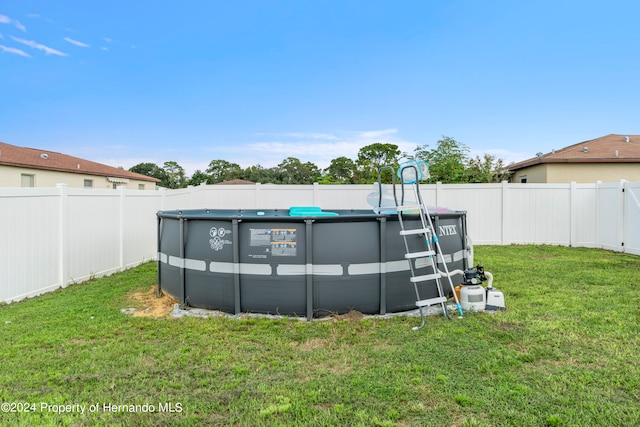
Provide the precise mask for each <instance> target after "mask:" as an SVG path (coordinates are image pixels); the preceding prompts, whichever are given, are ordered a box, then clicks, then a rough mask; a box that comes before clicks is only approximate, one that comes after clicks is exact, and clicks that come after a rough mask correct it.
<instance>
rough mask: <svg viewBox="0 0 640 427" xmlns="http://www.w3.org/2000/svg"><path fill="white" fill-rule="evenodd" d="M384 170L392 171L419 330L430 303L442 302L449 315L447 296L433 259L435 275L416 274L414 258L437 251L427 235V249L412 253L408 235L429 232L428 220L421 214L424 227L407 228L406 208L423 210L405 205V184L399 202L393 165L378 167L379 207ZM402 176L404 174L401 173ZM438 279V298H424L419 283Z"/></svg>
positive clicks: (394, 195) (394, 193)
mask: <svg viewBox="0 0 640 427" xmlns="http://www.w3.org/2000/svg"><path fill="white" fill-rule="evenodd" d="M384 170H389V171H390V172H391V182H392V190H393V200H394V203H395V205H396V212H397V215H398V222H399V224H400V235H401V236H402V240H403V242H404V248H405V259H406V260H407V261H408V263H409V271H410V273H411V278H410V279H409V280H410V281H411V283H412V284H413V289H414V291H415V294H416V306H417V307H418V309H419V311H420V319H421V324H420V326H414V327H413V328H412V329H413V330H418V329H421V328H422V327H424V324H425V319H424V311H423V309H424V307H426V306H429V305H433V304H438V303H439V304H441V306H442V310H443V313H444V315H445V316H447V317H448V313H447V306H446V298H445V297H444V294H443V292H442V286H441V284H440V281H439V279H440V274H439V273H438V269H437V265H435V263H434V262H433V259H432V266H433V271H434V273H433V275H427V276H417V275H416V271H415V267H414V259H415V258H421V257H427V256H430V257H433V255H435V252H434V251H433V249H432V248H431V245H430V243H429V240H430V239H429V238H428V236H425V237H426V239H425V242H426V244H427V251H423V252H415V253H412V252H411V249H410V248H409V242H408V241H407V236H408V235H412V234H420V233H422V232H423V231H425V232H429V231H426V230H427V225H426V222H425V220H424V218H423V216H422V215H421V224H422V229H418V230H419V231H418V232H416V231H415V230H407V229H406V228H405V224H404V217H403V212H404V210H405V209H407V208H408V209H411V210H413V209H415V208H417V209H418V210H419V211H420V212H421V211H422V210H421V209H420V207H419V206H404V199H405V192H404V184H403V186H402V197H401V202H400V203H398V194H397V192H396V177H395V170H394V169H393V167H391V166H383V167H381V168H380V169H378V186H379V188H378V190H379V194H380V196H379V199H378V207H379V208H380V207H381V205H382V171H384ZM401 176H402V175H401ZM416 176H417V169H416ZM418 200H419V199H416V201H418ZM436 276H437V277H436ZM434 278H435V279H436V284H437V287H438V295H439V296H438V297H437V298H431V299H427V300H423V299H421V297H420V290H419V289H418V283H420V282H422V281H426V280H432V279H434Z"/></svg>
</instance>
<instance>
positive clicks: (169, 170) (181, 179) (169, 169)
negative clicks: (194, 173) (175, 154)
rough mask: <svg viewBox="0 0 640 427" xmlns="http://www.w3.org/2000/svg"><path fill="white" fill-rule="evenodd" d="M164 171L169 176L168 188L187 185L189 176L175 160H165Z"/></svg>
mask: <svg viewBox="0 0 640 427" xmlns="http://www.w3.org/2000/svg"><path fill="white" fill-rule="evenodd" d="M163 169H164V171H165V173H166V176H167V188H184V187H186V186H187V177H186V175H185V174H184V169H183V168H182V166H180V165H179V164H178V163H176V162H174V161H169V162H164V168H163Z"/></svg>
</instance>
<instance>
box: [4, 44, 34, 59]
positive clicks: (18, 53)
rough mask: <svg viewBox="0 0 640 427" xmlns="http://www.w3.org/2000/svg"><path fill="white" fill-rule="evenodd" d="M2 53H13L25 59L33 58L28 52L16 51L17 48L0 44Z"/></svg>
mask: <svg viewBox="0 0 640 427" xmlns="http://www.w3.org/2000/svg"><path fill="white" fill-rule="evenodd" d="M0 51H2V52H3V53H12V54H14V55H20V56H24V57H25V58H31V55H29V54H28V53H27V52H25V51H23V50H20V49H16V48H15V47H8V46H4V45H1V44H0Z"/></svg>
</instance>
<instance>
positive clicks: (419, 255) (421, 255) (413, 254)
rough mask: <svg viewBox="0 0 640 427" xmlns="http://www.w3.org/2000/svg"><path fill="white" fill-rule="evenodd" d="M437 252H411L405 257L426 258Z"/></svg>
mask: <svg viewBox="0 0 640 427" xmlns="http://www.w3.org/2000/svg"><path fill="white" fill-rule="evenodd" d="M435 254H436V252H435V251H422V252H411V253H408V254H406V255H405V256H404V257H405V258H407V259H411V258H425V257H428V256H433V255H435Z"/></svg>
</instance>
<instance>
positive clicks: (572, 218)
mask: <svg viewBox="0 0 640 427" xmlns="http://www.w3.org/2000/svg"><path fill="white" fill-rule="evenodd" d="M577 196H578V187H577V185H576V182H575V181H571V183H570V187H569V233H570V234H569V246H570V247H572V248H575V247H576V240H577V239H576V235H577V230H576V228H577V226H578V208H577V206H578V200H577V199H578V197H577Z"/></svg>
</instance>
